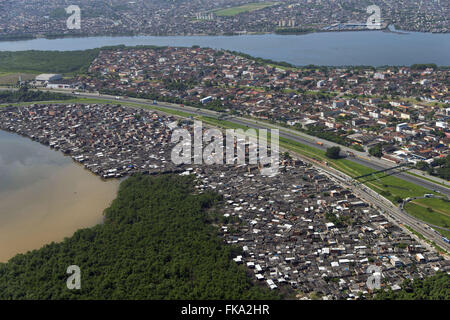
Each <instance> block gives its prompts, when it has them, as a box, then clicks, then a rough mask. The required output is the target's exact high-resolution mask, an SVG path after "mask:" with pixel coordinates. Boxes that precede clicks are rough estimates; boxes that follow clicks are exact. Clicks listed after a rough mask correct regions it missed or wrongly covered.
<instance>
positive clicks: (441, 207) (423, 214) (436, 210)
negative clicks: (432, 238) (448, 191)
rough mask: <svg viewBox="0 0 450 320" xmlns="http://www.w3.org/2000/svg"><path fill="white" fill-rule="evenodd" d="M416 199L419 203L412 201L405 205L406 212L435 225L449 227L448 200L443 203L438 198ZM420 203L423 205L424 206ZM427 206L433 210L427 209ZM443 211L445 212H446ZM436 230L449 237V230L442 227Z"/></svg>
mask: <svg viewBox="0 0 450 320" xmlns="http://www.w3.org/2000/svg"><path fill="white" fill-rule="evenodd" d="M423 200H432V201H426V202H424V201H423ZM416 201H417V202H418V203H419V204H420V205H418V204H415V203H412V202H409V203H407V204H406V205H405V209H406V210H407V211H408V213H410V214H411V215H413V216H414V217H416V218H418V219H420V220H422V221H426V222H428V223H431V224H434V225H436V226H441V227H444V228H450V215H448V212H449V207H450V205H449V202H447V203H445V202H444V201H443V200H440V199H420V200H416ZM422 205H425V207H424V206H422ZM427 208H432V210H433V211H428V209H427ZM440 211H442V212H440ZM443 212H447V214H446V213H443ZM437 231H439V232H440V233H441V234H442V235H444V236H446V237H450V232H449V231H446V230H443V229H438V230H437Z"/></svg>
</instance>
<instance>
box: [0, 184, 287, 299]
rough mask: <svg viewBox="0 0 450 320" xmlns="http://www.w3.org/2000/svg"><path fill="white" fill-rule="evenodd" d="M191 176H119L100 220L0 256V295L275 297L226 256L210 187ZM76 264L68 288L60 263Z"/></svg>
mask: <svg viewBox="0 0 450 320" xmlns="http://www.w3.org/2000/svg"><path fill="white" fill-rule="evenodd" d="M193 191H194V182H193V178H192V177H180V176H178V175H162V176H155V177H150V176H134V177H131V178H129V179H127V180H125V181H124V182H122V184H121V186H120V189H119V192H118V196H117V198H116V199H115V200H114V201H113V203H112V205H111V206H110V207H109V208H108V209H106V210H105V222H104V224H102V225H97V226H95V227H93V228H89V229H82V230H79V231H77V232H76V233H75V234H74V235H73V236H72V237H71V238H66V239H65V240H64V241H63V242H61V243H51V244H49V245H46V246H45V247H43V248H41V249H39V250H34V251H32V252H29V253H27V254H20V255H17V256H15V257H14V258H12V259H11V260H10V261H9V262H8V263H4V264H0V299H274V298H278V297H277V296H276V295H275V294H273V293H271V292H269V291H268V289H266V288H259V287H257V286H254V285H253V284H252V283H251V281H250V280H249V278H248V277H247V276H246V274H245V271H244V269H243V268H242V267H239V266H238V265H236V264H235V262H234V261H232V260H231V258H233V257H234V256H235V255H237V254H238V253H239V252H240V249H238V248H236V247H232V246H228V245H224V244H223V241H222V240H221V239H220V238H219V237H218V236H217V228H216V227H214V226H212V225H211V224H210V223H211V222H217V221H219V220H220V217H219V215H217V214H214V213H213V210H208V209H209V208H212V206H213V205H214V203H216V202H217V201H219V200H220V199H219V196H218V195H217V194H214V193H204V194H200V195H195V194H193ZM69 265H78V266H79V267H80V269H81V290H68V289H67V287H66V280H67V277H68V275H67V274H66V269H67V267H68V266H69Z"/></svg>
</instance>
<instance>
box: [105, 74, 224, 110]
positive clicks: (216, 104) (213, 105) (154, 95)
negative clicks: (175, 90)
mask: <svg viewBox="0 0 450 320" xmlns="http://www.w3.org/2000/svg"><path fill="white" fill-rule="evenodd" d="M170 83H171V84H172V85H182V84H181V83H180V82H175V81H172V82H170ZM100 93H101V94H108V95H112V96H123V95H124V94H126V95H127V96H128V97H131V98H139V99H149V100H157V101H161V102H168V103H175V104H189V106H190V107H193V108H202V109H209V110H213V111H216V112H225V109H226V107H225V106H223V105H222V102H221V101H220V100H213V101H210V102H208V103H205V104H202V103H201V102H200V101H198V102H192V101H189V102H188V101H185V100H183V99H181V98H178V97H172V96H166V95H161V94H159V93H158V92H156V91H153V92H145V93H144V92H143V93H138V92H134V91H123V90H111V89H101V90H100Z"/></svg>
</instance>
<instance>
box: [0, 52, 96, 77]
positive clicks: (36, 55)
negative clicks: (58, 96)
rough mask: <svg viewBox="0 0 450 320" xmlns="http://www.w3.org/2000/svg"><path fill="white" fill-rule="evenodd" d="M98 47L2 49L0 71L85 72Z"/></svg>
mask: <svg viewBox="0 0 450 320" xmlns="http://www.w3.org/2000/svg"><path fill="white" fill-rule="evenodd" d="M98 53H99V49H91V50H84V51H81V50H80V51H36V50H30V51H17V52H10V51H3V52H0V71H3V72H38V73H39V72H43V73H72V72H86V71H87V70H88V68H89V65H90V64H91V62H92V60H94V59H95V57H97V55H98Z"/></svg>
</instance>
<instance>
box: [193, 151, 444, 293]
mask: <svg viewBox="0 0 450 320" xmlns="http://www.w3.org/2000/svg"><path fill="white" fill-rule="evenodd" d="M281 167H282V168H283V169H282V170H281V173H280V174H279V175H277V176H269V177H267V176H263V175H261V174H260V173H259V168H258V167H257V166H253V167H251V166H246V165H242V166H239V167H237V168H228V169H227V168H224V169H220V168H218V167H203V168H197V169H192V172H194V173H196V175H197V178H198V180H199V185H198V187H197V188H198V189H199V190H201V191H202V192H203V191H205V190H208V189H210V190H211V189H212V190H215V191H218V192H220V193H221V194H223V196H224V203H223V205H222V208H221V214H223V216H224V219H225V221H228V222H229V224H225V225H223V226H222V227H221V232H220V233H221V235H222V236H223V237H224V238H225V240H226V241H227V243H229V244H231V245H236V246H239V247H241V248H242V253H241V254H239V255H238V256H236V257H235V258H234V261H235V262H236V263H238V264H243V265H245V266H246V267H247V268H249V269H250V270H251V271H250V273H251V274H253V276H254V279H255V281H257V282H261V283H264V284H265V285H267V286H268V287H269V288H271V289H277V288H278V289H281V290H283V289H285V288H286V287H287V288H289V289H291V290H295V292H296V293H297V294H298V295H297V297H298V298H307V297H310V296H311V294H313V293H314V294H316V295H319V296H322V297H324V298H326V299H349V298H350V299H351V298H356V297H358V296H359V295H360V294H367V293H369V292H371V289H372V288H371V287H368V285H367V280H368V277H369V276H370V275H371V274H369V273H368V272H369V271H368V268H369V267H370V266H375V267H377V268H379V269H378V270H380V272H381V274H380V280H381V281H380V282H381V287H380V288H381V289H383V288H387V287H391V288H393V289H394V290H398V289H400V288H401V285H402V282H403V280H404V279H411V278H422V277H426V276H429V275H431V274H433V273H434V272H436V271H438V270H441V271H448V270H450V263H449V262H448V261H446V260H443V259H442V258H441V257H440V256H439V255H438V254H436V253H434V252H430V251H428V250H427V249H426V248H425V247H423V246H421V245H420V244H418V243H417V242H416V241H415V240H414V239H413V238H412V237H411V236H409V235H407V234H406V233H405V232H404V231H402V229H400V228H399V227H398V226H396V225H394V224H392V223H391V222H389V221H388V220H387V219H386V218H385V217H384V216H383V215H382V214H381V213H380V211H379V210H378V209H377V208H375V207H374V206H373V205H371V204H370V203H366V202H364V201H362V200H361V199H358V198H357V197H356V196H355V195H354V194H353V193H352V192H351V191H350V190H348V189H345V188H343V187H342V186H340V184H339V183H338V182H337V181H334V179H333V177H331V176H328V175H327V174H326V173H324V172H321V171H320V170H318V169H315V168H313V167H311V166H310V165H307V164H305V163H303V162H302V161H299V160H293V159H284V160H282V162H281ZM224 170H225V172H224ZM214 172H218V173H217V174H214ZM369 270H370V269H369Z"/></svg>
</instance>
